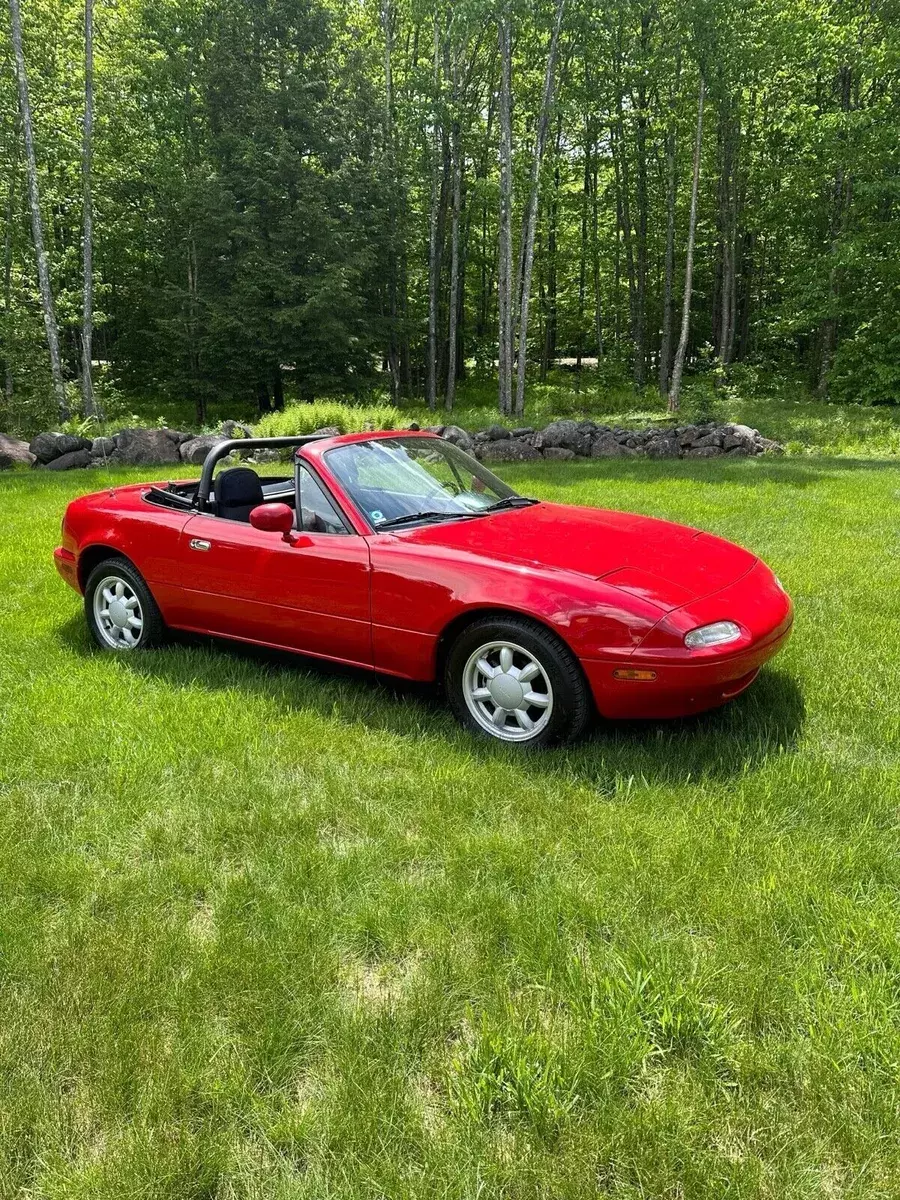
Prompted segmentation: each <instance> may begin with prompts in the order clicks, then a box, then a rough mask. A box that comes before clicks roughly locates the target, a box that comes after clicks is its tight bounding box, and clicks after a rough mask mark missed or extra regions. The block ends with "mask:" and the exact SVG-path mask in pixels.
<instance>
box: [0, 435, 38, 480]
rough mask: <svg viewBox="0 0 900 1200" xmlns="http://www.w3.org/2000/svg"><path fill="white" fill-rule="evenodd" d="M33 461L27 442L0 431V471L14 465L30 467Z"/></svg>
mask: <svg viewBox="0 0 900 1200" xmlns="http://www.w3.org/2000/svg"><path fill="white" fill-rule="evenodd" d="M33 462H34V455H33V454H32V453H31V451H30V450H29V449H28V443H27V442H22V441H19V439H18V438H12V437H9V435H8V434H5V433H0V471H5V470H7V469H8V468H9V467H15V466H21V467H30V466H31V464H32V463H33Z"/></svg>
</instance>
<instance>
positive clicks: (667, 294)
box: [659, 125, 675, 396]
mask: <svg viewBox="0 0 900 1200" xmlns="http://www.w3.org/2000/svg"><path fill="white" fill-rule="evenodd" d="M664 275H665V280H664V283H663V311H662V339H661V341H660V346H659V394H660V395H661V396H667V395H668V394H669V377H670V375H671V372H672V287H673V280H674V276H675V127H674V125H673V127H672V128H671V129H670V130H669V132H668V134H667V135H666V252H665V271H664Z"/></svg>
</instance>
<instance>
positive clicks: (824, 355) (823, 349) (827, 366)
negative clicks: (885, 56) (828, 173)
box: [816, 66, 853, 399]
mask: <svg viewBox="0 0 900 1200" xmlns="http://www.w3.org/2000/svg"><path fill="white" fill-rule="evenodd" d="M852 78H853V70H852V68H851V67H850V66H843V67H841V70H840V75H839V83H840V89H841V111H842V112H844V113H846V112H849V110H850V98H851V94H852ZM850 189H851V185H850V177H849V175H848V174H847V172H845V170H844V169H843V167H840V168H839V169H838V171H837V172H836V174H835V178H834V191H833V200H832V207H831V221H830V229H829V248H828V254H829V257H830V258H831V259H832V262H833V260H834V258H835V257H836V255H837V252H838V247H839V244H840V239H841V235H842V234H843V232H844V230H845V228H846V219H847V213H848V211H849V208H850ZM839 298H840V283H839V279H838V272H837V267H835V266H834V265H832V267H831V270H830V271H829V273H828V307H829V310H830V311H829V313H828V316H827V317H825V319H824V320H823V321H822V322H821V324H820V326H819V371H818V379H817V381H816V390H817V392H818V394H819V396H820V397H821V398H822V399H825V397H827V395H828V376H829V373H830V371H831V363H832V360H833V358H834V352H835V350H836V348H837V331H838V314H837V306H838V301H839Z"/></svg>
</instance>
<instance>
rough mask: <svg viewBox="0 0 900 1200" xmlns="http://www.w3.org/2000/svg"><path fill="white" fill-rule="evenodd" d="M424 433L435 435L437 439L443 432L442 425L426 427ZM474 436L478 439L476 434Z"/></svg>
mask: <svg viewBox="0 0 900 1200" xmlns="http://www.w3.org/2000/svg"><path fill="white" fill-rule="evenodd" d="M425 432H426V433H436V434H437V435H438V437H440V436H441V434H442V433H443V432H444V426H443V425H426V426H425ZM474 436H475V437H478V434H477V433H476V434H475V435H474Z"/></svg>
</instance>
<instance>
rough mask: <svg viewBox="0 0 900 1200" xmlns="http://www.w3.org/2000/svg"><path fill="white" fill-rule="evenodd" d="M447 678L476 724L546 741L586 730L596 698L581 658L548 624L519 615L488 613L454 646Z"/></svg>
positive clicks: (454, 700)
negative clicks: (582, 667)
mask: <svg viewBox="0 0 900 1200" xmlns="http://www.w3.org/2000/svg"><path fill="white" fill-rule="evenodd" d="M444 682H445V686H446V689H447V695H448V697H449V700H450V704H451V707H452V708H453V711H454V713H455V714H456V716H457V717H458V718H459V720H460V721H461V722H462V723H463V724H464V725H467V726H468V727H469V728H470V729H473V730H475V731H476V732H477V733H480V734H483V735H484V736H486V737H490V738H494V739H496V740H497V741H500V742H507V743H510V744H513V745H520V746H529V747H537V746H548V745H552V744H553V743H556V742H565V741H571V740H572V739H573V738H576V737H578V736H579V735H580V734H581V733H583V732H584V729H585V726H586V725H587V723H588V720H589V718H590V715H591V698H590V692H589V690H588V686H587V683H586V681H585V678H584V675H583V674H582V671H581V667H580V666H579V664H578V660H577V659H576V658H575V656H574V655H573V654H572V652H571V650H569V648H568V647H567V646H566V645H565V644H564V643H563V642H561V641H560V639H559V638H557V637H556V636H555V635H554V634H553V633H551V632H550V630H549V629H545V628H544V627H543V626H542V625H538V624H537V623H536V622H534V621H529V620H526V619H525V618H517V617H485V618H483V619H481V620H478V621H475V622H473V623H472V624H471V625H468V626H466V628H465V629H464V630H463V631H462V633H461V634H460V635H459V636H458V637H457V639H456V641H455V642H454V643H453V645H452V646H451V648H450V652H449V654H448V655H447V662H446V669H445V679H444Z"/></svg>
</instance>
